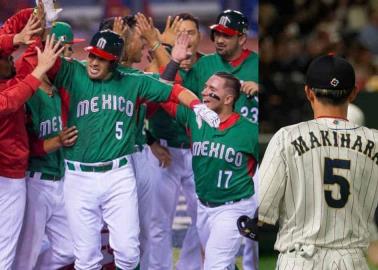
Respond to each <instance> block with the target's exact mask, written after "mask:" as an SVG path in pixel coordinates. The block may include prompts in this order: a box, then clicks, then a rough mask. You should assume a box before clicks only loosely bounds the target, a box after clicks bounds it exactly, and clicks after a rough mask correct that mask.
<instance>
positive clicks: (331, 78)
mask: <svg viewBox="0 0 378 270" xmlns="http://www.w3.org/2000/svg"><path fill="white" fill-rule="evenodd" d="M355 83H356V78H355V73H354V69H353V67H352V65H351V64H350V63H349V62H348V61H346V60H345V59H344V58H341V57H338V56H334V55H324V56H319V57H317V58H315V59H314V60H313V61H312V62H311V64H310V66H309V67H308V69H307V74H306V84H307V85H308V86H310V87H311V88H317V89H329V90H352V89H353V88H354V87H355Z"/></svg>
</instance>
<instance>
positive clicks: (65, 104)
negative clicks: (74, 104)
mask: <svg viewBox="0 0 378 270" xmlns="http://www.w3.org/2000/svg"><path fill="white" fill-rule="evenodd" d="M59 95H60V99H61V100H62V104H61V110H62V124H63V127H66V126H67V119H68V112H69V109H70V94H69V93H68V91H67V90H66V89H64V88H63V87H62V88H60V89H59Z"/></svg>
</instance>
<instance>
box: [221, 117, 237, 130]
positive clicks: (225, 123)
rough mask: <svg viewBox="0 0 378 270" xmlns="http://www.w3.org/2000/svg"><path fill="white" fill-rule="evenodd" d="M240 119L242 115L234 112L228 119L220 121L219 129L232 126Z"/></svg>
mask: <svg viewBox="0 0 378 270" xmlns="http://www.w3.org/2000/svg"><path fill="white" fill-rule="evenodd" d="M239 119H240V115H239V114H237V113H236V112H233V113H232V114H231V115H230V116H229V117H228V118H227V119H226V120H224V121H223V122H221V123H220V125H219V130H220V131H224V130H225V129H227V128H230V127H232V126H233V125H234V124H235V123H236V122H237V121H238V120H239Z"/></svg>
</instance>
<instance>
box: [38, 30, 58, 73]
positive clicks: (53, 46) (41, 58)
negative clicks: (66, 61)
mask: <svg viewBox="0 0 378 270" xmlns="http://www.w3.org/2000/svg"><path fill="white" fill-rule="evenodd" d="M54 39H55V35H54V34H53V35H51V36H50V35H48V36H47V39H46V43H45V48H44V50H43V52H41V50H40V49H39V48H38V47H36V50H37V53H38V65H37V67H36V68H35V69H34V71H33V72H32V74H33V75H34V76H35V77H37V78H38V79H41V78H42V76H43V75H44V74H45V73H46V72H47V71H48V70H49V69H50V68H51V67H52V66H53V65H54V63H55V61H56V59H57V58H58V57H59V55H60V54H61V53H62V52H63V50H64V46H61V41H60V40H59V41H58V42H56V43H54Z"/></svg>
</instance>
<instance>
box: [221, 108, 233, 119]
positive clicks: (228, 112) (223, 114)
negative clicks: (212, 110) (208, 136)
mask: <svg viewBox="0 0 378 270" xmlns="http://www.w3.org/2000/svg"><path fill="white" fill-rule="evenodd" d="M232 113H233V111H232V109H228V108H225V109H224V110H222V111H220V112H219V113H218V116H219V119H220V121H221V122H224V121H226V120H227V119H228V118H230V116H231V115H232Z"/></svg>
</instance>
